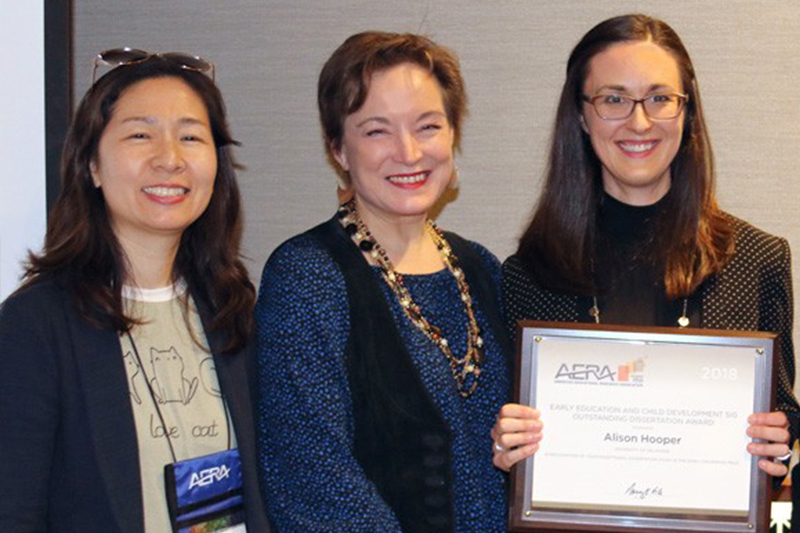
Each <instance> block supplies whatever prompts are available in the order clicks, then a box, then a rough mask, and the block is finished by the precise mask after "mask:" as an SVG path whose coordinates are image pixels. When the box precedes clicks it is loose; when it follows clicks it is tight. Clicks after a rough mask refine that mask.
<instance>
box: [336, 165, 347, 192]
mask: <svg viewBox="0 0 800 533" xmlns="http://www.w3.org/2000/svg"><path fill="white" fill-rule="evenodd" d="M342 173H344V174H345V175H347V177H348V178H349V177H350V173H349V172H347V171H346V170H342ZM342 173H340V172H337V173H336V185H337V186H338V187H339V188H340V189H341V190H343V191H346V190H347V189H349V188H350V183H348V180H347V179H345V177H344V175H342Z"/></svg>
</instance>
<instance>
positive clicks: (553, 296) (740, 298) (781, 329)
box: [503, 215, 800, 447]
mask: <svg viewBox="0 0 800 533" xmlns="http://www.w3.org/2000/svg"><path fill="white" fill-rule="evenodd" d="M726 217H727V218H728V221H729V223H730V224H731V226H732V227H733V228H734V231H735V237H734V246H735V248H734V253H733V256H732V257H731V259H730V261H729V262H728V264H727V265H725V267H724V268H723V269H722V271H721V272H720V273H719V274H717V275H716V276H714V277H713V278H711V279H708V280H706V281H705V282H703V284H702V285H701V287H700V288H699V289H698V291H697V293H696V294H693V295H692V297H691V298H690V299H691V300H695V299H697V300H699V306H700V326H699V327H701V328H708V329H725V330H740V331H770V332H773V333H778V334H780V337H779V342H780V350H781V359H780V361H778V364H777V366H778V376H777V379H778V386H777V390H778V393H777V402H776V406H775V408H776V409H778V410H780V411H783V412H785V413H786V416H787V417H788V418H789V429H790V432H791V434H792V441H791V442H794V439H795V438H796V437H797V436H798V424H800V413H798V411H800V407H798V404H797V400H796V399H795V396H794V392H793V390H794V372H795V371H794V344H793V342H792V270H791V254H790V252H789V243H788V242H787V241H786V239H782V238H780V237H775V236H774V235H770V234H768V233H765V232H763V231H761V230H759V229H757V228H755V227H753V226H751V225H750V224H748V223H747V222H745V221H743V220H740V219H738V218H736V217H733V216H731V215H726ZM503 297H504V300H505V310H506V317H507V321H508V325H509V327H510V328H511V331H512V335H513V334H514V328H515V327H516V322H517V321H518V320H522V319H531V320H544V321H552V322H578V321H579V320H580V317H581V316H582V310H587V309H588V308H589V307H590V306H591V298H586V297H581V296H576V295H572V294H565V293H562V292H555V291H551V290H548V289H546V288H544V287H542V286H541V285H539V284H538V283H537V282H536V281H534V279H533V278H532V277H531V275H530V274H529V272H528V270H527V269H526V268H525V265H524V264H523V262H522V260H521V259H520V258H519V257H518V256H516V255H512V256H511V257H509V258H508V259H507V260H506V262H505V263H504V264H503ZM790 444H791V443H790ZM790 447H791V446H790Z"/></svg>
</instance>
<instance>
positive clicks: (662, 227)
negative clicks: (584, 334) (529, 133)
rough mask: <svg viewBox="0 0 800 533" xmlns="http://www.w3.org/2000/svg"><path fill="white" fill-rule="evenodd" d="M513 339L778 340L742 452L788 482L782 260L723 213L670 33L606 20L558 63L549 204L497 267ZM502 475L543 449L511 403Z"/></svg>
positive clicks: (651, 22) (695, 100) (789, 360)
mask: <svg viewBox="0 0 800 533" xmlns="http://www.w3.org/2000/svg"><path fill="white" fill-rule="evenodd" d="M503 276H504V277H503V279H504V296H505V303H506V313H507V318H508V321H509V325H510V326H511V327H512V328H513V327H514V326H515V324H516V321H517V320H521V319H534V320H546V321H560V322H596V323H602V324H625V325H641V326H674V327H685V326H691V327H700V328H714V329H728V330H758V331H771V332H776V333H780V352H781V359H780V361H778V363H777V364H778V388H777V389H778V398H777V411H776V412H773V413H760V414H754V415H752V416H751V417H750V419H749V421H748V422H749V424H750V425H749V429H748V435H749V436H751V437H753V438H754V439H762V440H763V441H764V442H760V443H757V442H753V443H750V445H749V448H748V449H749V451H750V453H752V454H753V455H757V456H763V459H762V460H760V461H759V467H760V468H761V469H763V470H764V471H766V472H768V473H770V474H773V475H784V474H785V473H786V466H785V465H784V464H783V463H782V462H776V461H773V460H772V459H773V458H776V457H784V458H785V457H786V456H787V454H788V453H789V449H790V444H791V442H792V441H793V439H794V437H795V436H796V431H797V422H798V405H797V402H796V400H795V397H794V394H793V392H792V390H793V384H794V348H793V344H792V292H791V270H790V256H789V246H788V243H787V242H786V240H785V239H781V238H778V237H774V236H772V235H769V234H767V233H764V232H763V231H760V230H758V229H756V228H754V227H753V226H751V225H750V224H748V223H747V222H745V221H743V220H740V219H738V218H735V217H733V216H731V215H729V214H727V213H725V212H723V211H722V210H720V209H719V207H718V206H717V201H716V199H715V197H714V163H713V156H712V152H711V144H710V141H709V138H708V132H707V129H706V125H705V119H704V117H703V109H702V106H701V102H700V92H699V89H698V84H697V78H696V76H695V72H694V67H693V66H692V62H691V59H690V58H689V54H688V52H687V51H686V48H685V47H684V46H683V43H682V42H681V40H680V38H679V37H678V35H677V34H676V33H675V31H674V30H673V29H672V28H670V27H669V26H668V25H667V24H666V23H664V22H663V21H660V20H657V19H653V18H650V17H647V16H644V15H626V16H620V17H616V18H612V19H608V20H606V21H603V22H601V23H600V24H598V25H597V26H595V27H594V28H593V29H592V30H590V31H589V32H588V33H587V34H586V35H585V36H584V37H583V38H582V39H581V41H580V42H579V43H578V44H577V46H576V47H575V49H574V50H573V51H572V54H571V55H570V58H569V61H568V63H567V78H566V81H565V83H564V88H563V91H562V93H561V100H560V102H559V106H558V111H557V115H556V121H555V128H554V133H553V137H552V145H551V148H550V159H549V164H548V168H547V175H546V181H545V186H544V191H543V192H542V195H541V198H540V200H539V204H538V205H537V207H536V210H535V213H534V215H533V218H532V220H531V222H530V225H529V226H528V228H527V229H526V230H525V232H524V234H523V236H522V238H521V239H520V244H519V248H518V250H517V253H516V254H514V255H513V256H511V257H510V258H509V259H508V260H507V261H506V263H505V264H504V267H503ZM493 434H494V439H495V457H494V461H495V464H496V465H498V466H500V467H501V468H505V469H507V468H509V467H510V466H511V465H512V464H514V463H515V462H517V461H519V460H521V459H523V458H525V457H528V456H530V455H531V454H533V453H535V451H536V450H537V449H538V442H539V441H540V440H541V438H542V421H541V420H539V414H538V412H537V411H535V410H534V409H530V408H527V407H522V406H518V405H512V404H510V405H507V406H505V407H504V408H503V410H502V411H501V415H500V417H499V420H498V423H497V425H496V426H495V428H494V433H493Z"/></svg>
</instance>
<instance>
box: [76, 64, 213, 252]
mask: <svg viewBox="0 0 800 533" xmlns="http://www.w3.org/2000/svg"><path fill="white" fill-rule="evenodd" d="M91 170H92V179H93V180H94V183H95V186H97V187H99V188H100V190H101V191H102V193H103V197H104V199H105V202H106V206H107V208H108V212H109V215H110V219H111V224H112V227H113V228H114V232H115V233H116V234H117V237H118V238H121V239H136V240H141V239H142V238H148V237H150V236H155V235H159V236H164V235H169V236H172V237H178V238H179V237H180V235H181V234H182V233H183V231H184V230H185V229H186V228H188V227H189V225H191V224H192V223H193V222H194V221H195V220H197V219H198V218H199V217H200V215H202V214H203V212H204V211H205V209H206V207H207V206H208V203H209V201H210V200H211V195H212V193H213V190H214V180H215V178H216V174H217V152H216V147H215V145H214V138H213V135H212V133H211V126H210V123H209V118H208V112H207V110H206V107H205V104H204V103H203V101H202V100H201V99H200V96H199V95H198V94H197V93H196V92H195V91H194V89H192V88H191V87H190V86H189V85H187V84H186V83H185V82H184V81H182V80H180V79H178V78H173V77H163V78H152V79H146V80H144V81H140V82H138V83H136V84H134V85H131V86H130V87H128V88H127V89H125V91H124V92H123V93H122V95H121V96H120V98H119V100H118V101H117V103H116V105H115V106H114V111H113V113H112V115H111V120H110V121H109V123H108V125H107V126H106V128H105V130H104V131H103V134H102V136H101V137H100V143H99V146H98V150H97V155H96V156H95V159H94V161H93V162H92V164H91Z"/></svg>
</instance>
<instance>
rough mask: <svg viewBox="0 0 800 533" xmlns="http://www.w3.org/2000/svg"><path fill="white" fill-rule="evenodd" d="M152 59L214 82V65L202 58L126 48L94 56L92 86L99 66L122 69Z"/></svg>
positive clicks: (178, 53) (114, 49)
mask: <svg viewBox="0 0 800 533" xmlns="http://www.w3.org/2000/svg"><path fill="white" fill-rule="evenodd" d="M154 57H157V58H159V59H163V60H165V61H170V62H172V63H175V64H176V65H178V66H180V67H181V68H185V69H187V70H195V71H197V72H202V73H204V74H208V76H209V77H210V78H211V81H216V80H214V63H212V62H211V61H206V60H205V59H203V58H202V57H198V56H193V55H191V54H182V53H180V52H164V53H156V54H152V53H150V52H145V51H144V50H138V49H136V48H128V47H127V46H126V47H125V48H112V49H111V50H106V51H104V52H100V53H99V54H97V55H96V56H95V58H94V61H93V68H92V85H94V82H95V81H97V68H98V67H99V66H100V65H108V66H110V67H111V68H116V67H124V66H127V65H135V64H136V63H142V62H143V61H147V60H148V59H151V58H154Z"/></svg>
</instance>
